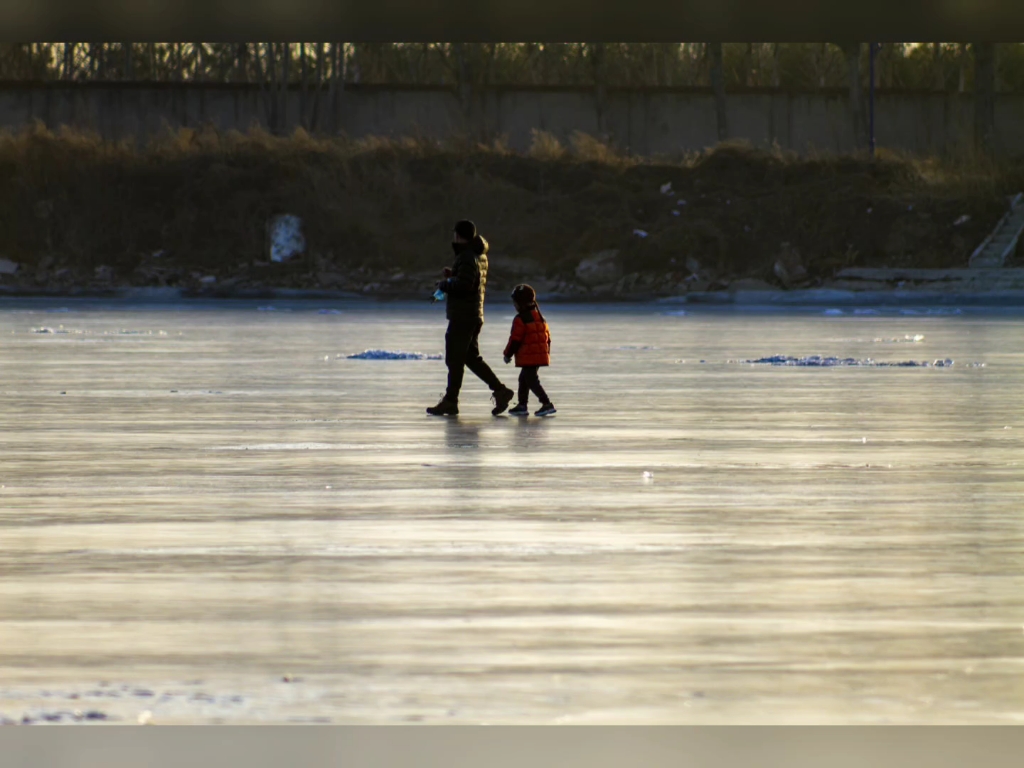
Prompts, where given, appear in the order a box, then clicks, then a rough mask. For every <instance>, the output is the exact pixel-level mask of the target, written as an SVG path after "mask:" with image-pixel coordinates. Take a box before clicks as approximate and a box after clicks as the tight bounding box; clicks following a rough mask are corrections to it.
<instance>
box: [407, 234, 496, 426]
mask: <svg viewBox="0 0 1024 768" xmlns="http://www.w3.org/2000/svg"><path fill="white" fill-rule="evenodd" d="M452 250H453V251H455V261H454V263H453V264H452V266H451V267H445V269H444V280H442V281H441V282H439V283H438V284H437V287H438V289H439V290H441V291H442V292H443V293H444V294H445V305H446V314H447V316H448V331H447V332H446V333H445V335H444V361H445V364H446V365H447V366H448V390H447V391H446V392H445V394H444V397H443V398H441V402H439V403H438V404H437V405H435V406H433V407H432V408H427V413H429V414H430V415H431V416H457V415H458V413H459V391H460V390H461V389H462V378H463V375H464V373H465V369H466V368H469V370H471V371H472V372H473V373H475V374H476V375H477V376H478V377H479V378H480V379H481V380H482V381H483V382H484V383H485V384H486V385H487V386H488V387H490V388H491V393H492V396H493V397H494V409H493V410H492V411H491V413H492V414H493V415H494V416H497V415H498V414H500V413H503V412H504V411H505V409H506V408H508V404H509V403H510V402H512V398H513V397H515V392H513V391H512V390H511V389H509V388H508V387H506V386H505V385H504V384H502V383H501V381H499V380H498V377H497V376H496V375H495V374H494V371H492V370H491V368H490V366H489V365H487V363H485V362H484V359H483V357H481V356H480V331H481V330H482V329H483V326H484V294H485V292H486V290H487V241H486V240H484V239H483V238H482V237H481V236H480V235H479V234H477V231H476V225H475V224H474V223H473V222H472V221H465V220H463V221H459V222H456V224H455V227H454V229H453V230H452Z"/></svg>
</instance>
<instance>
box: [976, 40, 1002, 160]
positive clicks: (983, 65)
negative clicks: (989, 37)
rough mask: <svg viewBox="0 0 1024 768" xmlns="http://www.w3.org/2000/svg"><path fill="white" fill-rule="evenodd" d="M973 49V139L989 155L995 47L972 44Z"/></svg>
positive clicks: (993, 104)
mask: <svg viewBox="0 0 1024 768" xmlns="http://www.w3.org/2000/svg"><path fill="white" fill-rule="evenodd" d="M971 46H972V48H973V49H974V137H975V143H976V144H977V147H978V149H979V150H980V151H981V152H983V153H985V154H990V153H991V152H992V150H993V148H994V145H995V80H996V67H995V63H996V62H995V45H994V44H993V43H972V44H971Z"/></svg>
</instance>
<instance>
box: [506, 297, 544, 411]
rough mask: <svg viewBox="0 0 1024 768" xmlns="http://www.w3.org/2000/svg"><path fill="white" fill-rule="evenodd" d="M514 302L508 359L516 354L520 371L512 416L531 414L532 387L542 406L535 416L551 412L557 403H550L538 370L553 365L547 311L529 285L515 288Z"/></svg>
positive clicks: (510, 359) (507, 346) (507, 347)
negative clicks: (540, 305) (528, 405)
mask: <svg viewBox="0 0 1024 768" xmlns="http://www.w3.org/2000/svg"><path fill="white" fill-rule="evenodd" d="M512 304H513V305H515V308H516V317H515V319H514V320H513V321H512V334H511V336H510V337H509V340H508V344H507V345H506V346H505V363H506V365H507V364H508V363H510V362H511V361H512V357H513V355H514V356H515V358H516V367H517V368H520V369H522V370H520V372H519V403H518V405H516V407H515V408H512V409H511V410H509V412H508V413H509V415H510V416H528V415H529V409H528V408H527V402H528V401H529V399H530V390H533V393H534V394H535V395H537V397H538V398H540V410H539V411H537V412H536V413H535V414H534V415H535V416H551V415H552V414H554V413H555V406H554V405H552V404H551V400H550V399H549V398H548V395H547V393H546V392H545V391H544V387H542V386H541V385H540V378H538V376H537V371H538V369H539V368H541V367H542V366H547V365H551V331H550V330H549V329H548V324H547V321H546V320H545V319H544V315H542V314H541V313H540V307H538V306H537V293H536V292H535V291H534V290H533V288H531V287H530V286H528V285H517V286H516V287H515V290H513V291H512Z"/></svg>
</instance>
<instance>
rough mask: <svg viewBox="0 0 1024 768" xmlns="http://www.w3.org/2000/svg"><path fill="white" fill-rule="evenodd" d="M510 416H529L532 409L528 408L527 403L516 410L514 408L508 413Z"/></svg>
mask: <svg viewBox="0 0 1024 768" xmlns="http://www.w3.org/2000/svg"><path fill="white" fill-rule="evenodd" d="M508 415H509V416H529V415H530V409H529V408H527V407H526V403H520V404H519V405H517V406H516V407H515V408H512V409H510V410H509V412H508Z"/></svg>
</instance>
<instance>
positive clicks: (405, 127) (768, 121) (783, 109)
mask: <svg viewBox="0 0 1024 768" xmlns="http://www.w3.org/2000/svg"><path fill="white" fill-rule="evenodd" d="M300 98H301V97H300V93H299V90H298V89H297V88H293V89H292V90H291V91H290V92H289V94H288V109H287V113H288V118H289V119H288V123H287V125H286V126H283V124H281V123H280V122H279V124H278V127H279V128H281V127H284V128H287V129H291V128H294V127H295V126H297V125H298V124H299V106H300ZM312 101H313V97H312V95H311V96H310V97H309V99H308V102H309V104H308V107H309V108H310V109H311V104H312ZM327 101H328V99H327V93H326V90H325V91H324V92H323V93H322V95H321V105H320V115H321V118H322V119H323V120H326V119H327V118H329V115H328V114H327V113H328V112H329V106H328V104H327ZM272 103H273V99H272V98H271V96H270V95H269V94H268V92H267V91H265V90H261V89H260V88H258V87H257V86H247V85H195V84H179V83H156V84H146V83H138V84H134V83H133V84H121V83H93V84H84V85H82V84H78V85H66V84H62V83H48V84H43V85H28V84H21V83H19V84H14V85H11V84H7V85H3V84H0V128H7V129H15V130H16V129H18V128H20V127H22V126H24V125H26V124H28V123H30V122H31V121H32V120H36V119H38V120H42V121H43V122H44V123H45V124H46V125H48V126H49V127H51V128H58V127H59V126H61V125H71V126H77V127H83V128H90V129H92V130H96V131H98V132H99V133H100V134H101V135H102V136H104V137H107V138H111V139H122V138H127V137H141V138H145V137H147V136H150V135H152V134H153V133H155V132H157V131H160V130H161V129H162V128H163V127H164V126H165V125H169V126H172V127H178V126H189V127H198V126H201V125H203V124H207V123H211V124H213V125H215V126H217V127H218V128H220V129H222V130H227V129H231V128H237V129H239V130H245V129H247V128H248V127H250V126H251V125H252V124H253V123H259V124H260V125H263V126H264V127H268V126H269V125H270V122H271V115H272V109H271V107H272ZM279 104H280V102H279ZM281 113H282V111H281V110H280V109H279V111H278V115H279V117H280V115H281ZM605 121H606V122H605V125H606V128H607V130H608V132H609V133H610V135H611V137H612V138H613V140H614V141H615V142H616V143H617V144H618V145H620V146H623V147H628V148H629V149H630V151H631V152H634V153H637V154H643V155H649V154H659V153H665V154H670V153H676V152H679V151H688V150H698V149H703V148H704V147H708V146H711V145H713V144H714V143H715V142H716V135H717V129H716V120H715V111H714V97H713V96H712V94H711V93H710V92H709V91H704V90H700V89H658V90H637V91H625V90H615V91H610V92H609V93H608V95H607V99H606V104H605ZM727 122H728V127H729V134H730V136H731V137H733V138H742V139H748V140H750V141H752V142H753V143H755V144H770V143H772V142H777V143H778V144H779V145H780V146H781V147H783V148H786V149H793V150H796V151H798V152H806V151H808V150H810V149H815V150H818V151H825V152H844V151H849V150H852V149H854V131H853V125H852V121H851V119H850V117H849V114H848V110H847V101H846V97H845V94H844V93H843V92H841V91H823V92H817V93H794V94H788V93H779V92H770V91H747V92H741V93H730V94H729V95H728V113H727ZM329 125H330V124H329V123H328V122H321V123H320V127H321V128H327V127H328V126H329ZM337 125H338V127H339V129H340V130H342V131H344V132H345V133H347V134H348V135H350V136H353V137H359V136H367V135H385V136H387V135H390V136H402V135H421V136H426V137H433V138H444V137H447V136H451V135H453V134H456V133H465V132H470V133H474V134H477V135H481V134H485V135H488V136H491V137H494V136H498V135H505V136H506V137H507V140H508V143H509V145H510V146H511V147H512V148H514V149H520V150H523V149H526V148H527V147H529V144H530V135H531V130H532V129H534V128H539V129H543V130H547V131H550V132H552V133H554V134H555V135H556V136H559V137H561V138H563V139H567V138H568V137H569V136H570V135H571V134H572V132H573V131H575V130H580V131H584V132H586V133H590V134H597V133H598V115H597V109H596V103H595V99H594V96H593V93H592V91H590V90H588V89H582V88H580V89H572V88H564V89H537V88H532V89H531V88H518V89H517V88H498V89H490V90H487V91H484V92H481V93H478V94H476V95H475V96H474V97H473V98H472V99H471V101H470V102H469V103H468V104H466V105H465V106H463V105H462V104H461V103H460V101H459V99H458V98H457V96H456V94H455V93H454V92H452V91H450V90H445V89H440V88H396V87H376V86H362V87H358V86H356V87H353V86H350V87H348V88H347V89H346V90H345V91H344V92H343V93H342V94H341V95H340V99H339V110H338V124H337ZM875 125H876V136H877V143H878V146H880V147H890V148H898V149H903V150H909V151H911V152H915V153H922V154H925V153H934V152H941V151H943V150H951V149H955V148H957V147H958V146H965V145H969V144H970V143H971V141H972V137H973V102H972V99H971V97H970V96H969V95H963V96H961V95H958V94H944V93H924V92H918V93H881V94H879V95H878V98H877V106H876V121H875ZM1022 128H1024V94H1000V95H999V97H998V99H997V101H996V141H997V150H998V151H999V152H1000V153H1001V154H1005V155H1015V154H1024V130H1021V129H1022Z"/></svg>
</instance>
